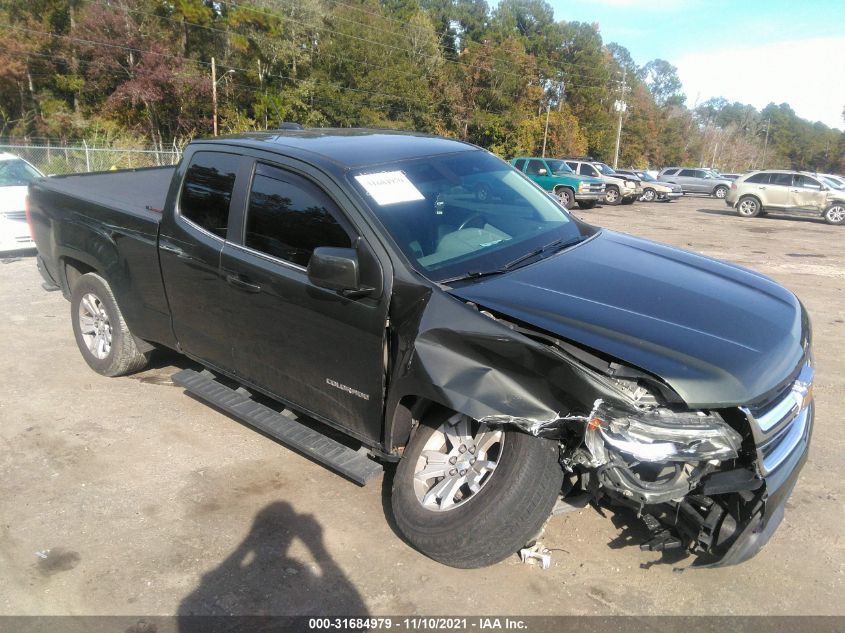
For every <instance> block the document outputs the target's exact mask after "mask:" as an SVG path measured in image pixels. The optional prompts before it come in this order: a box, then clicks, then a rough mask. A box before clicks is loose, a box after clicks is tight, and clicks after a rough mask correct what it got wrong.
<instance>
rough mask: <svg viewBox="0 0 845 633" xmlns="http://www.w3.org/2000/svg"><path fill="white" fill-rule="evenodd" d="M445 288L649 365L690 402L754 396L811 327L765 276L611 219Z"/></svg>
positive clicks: (786, 363)
mask: <svg viewBox="0 0 845 633" xmlns="http://www.w3.org/2000/svg"><path fill="white" fill-rule="evenodd" d="M451 293H452V294H453V295H455V296H457V297H459V298H461V299H463V300H466V301H472V302H474V303H476V304H477V305H479V306H482V307H486V308H488V309H490V310H493V311H495V312H498V313H499V314H501V315H503V316H505V317H506V318H507V317H509V318H512V319H514V320H517V321H520V322H522V323H525V324H527V325H530V326H533V327H536V328H539V329H541V330H545V331H546V332H549V333H552V334H554V335H555V336H558V337H560V338H563V339H566V340H568V341H571V342H573V343H576V344H579V345H581V346H584V347H587V348H590V349H592V350H595V351H598V352H600V353H604V354H605V355H609V356H612V357H614V358H616V359H618V360H621V361H623V362H625V363H627V364H630V365H633V366H635V367H638V368H640V369H642V370H645V371H647V372H649V373H651V374H653V375H655V376H657V377H659V378H661V379H662V380H663V381H664V382H666V383H667V384H668V385H669V386H670V387H672V388H673V389H674V390H675V392H676V393H677V394H678V395H679V396H680V397H681V398H682V399H683V400H684V402H686V403H687V404H688V405H689V406H690V407H695V408H718V407H725V406H737V405H743V404H750V403H752V402H754V401H758V400H759V399H760V398H761V397H762V396H763V395H766V394H768V393H769V392H771V391H772V390H773V389H775V388H777V387H778V386H780V385H781V384H782V383H783V382H784V381H785V380H787V379H788V378H789V377H790V376H791V374H792V372H794V371H795V369H796V368H797V367H798V365H799V364H800V362H801V360H802V359H803V357H804V341H805V338H806V337H807V336H808V335H809V323H808V321H807V317H806V313H805V311H804V309H803V307H802V306H801V304H800V302H799V301H798V299H797V298H796V297H795V295H793V294H792V293H791V292H789V291H788V290H786V289H785V288H783V287H782V286H780V285H778V284H777V283H775V282H774V281H772V280H770V279H768V278H767V277H764V276H763V275H760V274H757V273H754V272H752V271H750V270H747V269H744V268H741V267H738V266H734V265H731V264H727V263H723V262H719V261H716V260H713V259H710V258H708V257H704V256H701V255H696V254H694V253H690V252H687V251H682V250H679V249H675V248H672V247H669V246H664V245H661V244H657V243H654V242H649V241H646V240H642V239H638V238H635V237H632V236H629V235H624V234H620V233H615V232H612V231H607V230H603V231H601V232H600V233H598V234H596V235H595V236H594V237H593V238H591V239H588V240H587V241H585V242H582V243H581V244H579V245H578V246H575V247H573V248H571V249H569V250H566V251H563V252H560V253H558V254H556V255H553V256H551V257H548V258H546V259H543V260H541V261H539V262H537V263H535V264H531V265H529V266H525V267H523V268H519V269H516V270H514V271H511V272H509V273H506V274H503V275H498V276H491V277H486V278H484V279H482V280H479V281H477V282H475V283H470V284H468V285H466V286H462V287H457V288H452V289H451Z"/></svg>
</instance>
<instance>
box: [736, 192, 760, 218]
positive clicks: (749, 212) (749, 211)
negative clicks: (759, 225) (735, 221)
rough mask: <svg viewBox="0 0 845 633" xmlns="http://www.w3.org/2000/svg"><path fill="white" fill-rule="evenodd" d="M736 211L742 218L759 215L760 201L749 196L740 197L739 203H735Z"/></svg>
mask: <svg viewBox="0 0 845 633" xmlns="http://www.w3.org/2000/svg"><path fill="white" fill-rule="evenodd" d="M736 212H737V213H739V214H740V215H741V216H742V217H744V218H753V217H756V216H758V215H760V202H759V201H758V200H757V198H752V197H751V196H746V197H745V198H740V201H739V204H737V205H736Z"/></svg>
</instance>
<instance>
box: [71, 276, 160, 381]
mask: <svg viewBox="0 0 845 633" xmlns="http://www.w3.org/2000/svg"><path fill="white" fill-rule="evenodd" d="M70 306H71V312H70V314H71V322H72V324H73V334H74V337H75V338H76V345H77V346H78V347H79V351H80V352H81V353H82V358H84V359H85V362H86V363H88V366H89V367H91V369H93V370H94V371H96V372H97V373H98V374H102V375H103V376H123V375H124V374H131V373H133V372H136V371H139V370H141V369H143V368H144V366H145V365H146V364H147V360H148V357H147V355H146V354H142V353H141V352H140V351H139V350H138V346H137V345H136V344H135V339H134V338H133V337H132V333H131V332H130V331H129V327H128V326H127V325H126V321H124V320H123V315H122V314H121V312H120V308H118V307H117V302H116V301H115V299H114V295H113V294H112V291H111V288H109V285H108V282H106V280H105V279H103V278H102V277H100V276H99V275H97V274H96V273H88V274H85V275H82V276H81V277H80V278H79V279H77V280H76V283H74V285H73V290H72V291H71V297H70Z"/></svg>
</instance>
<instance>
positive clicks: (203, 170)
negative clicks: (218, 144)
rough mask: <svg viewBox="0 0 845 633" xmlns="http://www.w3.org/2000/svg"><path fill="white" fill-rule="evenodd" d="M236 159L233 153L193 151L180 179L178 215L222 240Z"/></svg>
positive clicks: (237, 157)
mask: <svg viewBox="0 0 845 633" xmlns="http://www.w3.org/2000/svg"><path fill="white" fill-rule="evenodd" d="M240 161H241V157H240V156H239V155H237V154H225V153H222V152H197V153H196V154H194V155H193V157H192V158H191V162H190V164H189V165H188V170H187V171H186V172H185V180H184V181H183V182H182V192H181V194H180V196H179V214H180V215H181V216H182V217H183V218H184V219H186V220H188V221H189V222H191V223H192V224H194V225H196V226H198V227H199V228H201V229H203V230H204V231H207V232H209V233H211V234H212V235H215V236H217V237H219V238H221V239H226V231H227V229H228V226H229V205H230V203H231V202H232V189H233V188H234V186H235V177H236V175H237V173H238V167H239V166H240Z"/></svg>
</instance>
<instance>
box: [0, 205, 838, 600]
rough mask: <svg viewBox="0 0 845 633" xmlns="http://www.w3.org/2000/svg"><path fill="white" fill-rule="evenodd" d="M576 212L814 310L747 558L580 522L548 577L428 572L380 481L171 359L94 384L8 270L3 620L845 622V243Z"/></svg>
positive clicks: (588, 512)
mask: <svg viewBox="0 0 845 633" xmlns="http://www.w3.org/2000/svg"><path fill="white" fill-rule="evenodd" d="M578 214H579V216H581V217H583V218H585V219H587V220H588V221H590V222H593V223H596V224H599V225H602V226H606V227H608V228H612V229H615V230H620V231H625V232H629V233H633V234H636V235H639V236H642V237H646V238H649V239H654V240H657V241H661V242H667V243H669V244H673V245H676V246H679V247H682V248H687V249H690V250H693V251H697V252H700V253H703V254H705V255H710V256H713V257H718V258H723V259H727V260H731V261H733V262H736V263H738V264H741V265H743V266H747V267H749V268H753V269H755V270H758V271H761V272H763V273H765V274H767V275H770V276H771V277H773V278H775V279H776V280H778V281H779V282H781V283H783V284H785V285H786V286H787V287H789V288H790V289H791V290H793V291H794V292H796V293H797V294H798V296H799V297H800V298H801V300H802V301H803V302H804V303H805V305H806V306H807V308H808V310H809V311H810V314H811V315H812V318H813V324H814V335H815V350H816V359H817V382H816V385H815V393H816V398H817V421H816V428H815V434H814V437H813V444H812V448H811V453H810V458H809V461H808V463H807V465H806V466H805V468H804V470H803V472H802V476H801V479H800V481H799V483H798V486H797V488H796V490H795V492H794V494H793V496H792V498H791V500H790V502H789V505H788V509H787V514H786V519H785V520H784V523H783V524H782V525H781V527H780V529H779V530H778V532H777V533H776V534H775V536H774V538H773V540H772V542H771V543H770V544H769V545H768V546H767V547H766V548H765V549H764V550H763V552H762V553H761V554H760V555H759V556H757V557H756V558H755V559H753V560H751V561H749V562H747V563H745V564H743V565H741V566H738V567H733V568H725V569H713V570H707V569H705V570H694V569H687V565H688V562H689V561H680V562H678V561H674V562H673V561H672V560H671V559H669V560H668V561H664V560H661V557H660V555H657V554H651V553H645V552H641V551H639V549H638V547H637V544H638V542H640V539H641V537H642V532H641V531H640V529H639V528H638V527H637V526H636V524H635V523H634V522H631V521H629V520H628V519H627V518H625V517H620V516H613V514H612V513H608V512H605V513H604V514H605V516H603V515H602V513H601V512H599V511H597V510H595V509H593V508H591V507H588V508H585V509H582V510H579V511H576V512H572V513H570V514H567V515H563V516H559V517H555V518H553V519H552V520H551V521H550V523H549V525H548V527H547V529H546V533H545V536H544V543H545V545H546V546H547V547H550V548H553V550H554V551H553V552H552V554H553V558H552V566H551V568H550V569H548V570H541V569H539V568H538V567H534V566H526V565H522V564H521V563H519V561H518V559H517V558H516V556H514V557H512V558H511V559H509V560H507V561H505V562H502V563H500V564H498V565H496V566H494V567H490V568H487V569H479V570H470V571H464V570H457V569H451V568H448V567H444V566H442V565H439V564H437V563H434V562H432V561H430V560H428V559H426V558H424V557H423V556H421V555H420V554H418V553H417V552H415V551H414V550H413V549H411V548H410V547H409V546H408V545H406V544H405V543H404V542H403V541H402V539H401V538H399V536H397V534H396V532H395V530H394V529H393V527H392V523H391V519H390V517H389V510H388V508H389V504H388V502H387V498H388V490H389V485H390V473H389V472H388V473H387V474H386V475H385V477H384V479H383V480H382V479H378V480H376V481H375V482H373V483H371V484H370V485H369V486H367V487H365V488H358V487H356V486H355V485H353V484H351V483H349V482H347V481H346V480H344V479H342V478H340V477H338V476H336V475H334V474H332V473H331V472H329V471H328V470H326V469H324V468H323V467H321V466H319V465H317V464H315V463H312V462H310V461H309V460H307V459H305V458H303V457H301V456H299V455H298V454H295V453H293V452H291V451H289V450H287V449H285V448H284V447H282V446H280V445H279V444H277V443H275V442H273V441H272V440H270V439H268V438H266V437H264V436H262V435H260V434H258V433H256V432H254V431H252V430H250V429H249V428H247V427H245V426H243V425H241V424H239V423H238V422H236V421H234V420H233V419H231V418H229V417H227V416H225V415H223V414H221V413H219V412H217V411H214V410H212V409H210V408H208V407H207V406H204V405H203V404H201V403H200V402H198V401H196V400H194V399H192V398H190V397H188V396H186V395H185V394H184V393H183V391H182V390H181V389H179V388H176V387H174V386H173V385H172V384H171V383H170V380H169V376H170V375H171V374H172V373H173V372H174V371H176V370H177V369H179V368H182V367H188V366H191V364H190V363H189V362H188V361H187V360H185V359H184V358H182V357H180V356H178V355H176V354H165V353H161V354H159V355H158V356H156V357H155V358H154V363H153V366H152V368H151V369H148V370H147V371H145V372H143V373H140V374H137V375H135V376H131V377H126V378H116V379H109V378H104V377H101V376H99V375H97V374H95V373H93V372H92V371H90V370H89V369H88V367H87V366H86V365H85V363H84V362H83V360H82V358H81V356H80V355H79V353H78V352H77V349H76V345H75V343H74V340H73V335H72V332H71V326H70V320H69V306H68V303H67V302H66V301H65V300H64V299H63V298H62V297H61V295H60V294H59V293H46V292H44V291H43V290H42V289H41V287H40V283H41V279H40V277H39V275H38V273H37V271H36V269H35V261H34V258H33V257H32V256H31V255H29V256H23V257H20V258H7V259H3V260H2V264H0V296H2V297H3V301H2V302H0V344H1V345H2V348H0V349H2V354H0V384H2V391H0V422H2V424H0V439H2V448H0V588H1V589H0V614H4V615H9V614H87V615H97V614H103V615H106V614H119V615H132V614H138V615H154V614H157V615H170V614H177V613H182V614H185V613H240V614H318V613H325V612H331V613H346V614H351V613H368V614H370V615H381V614H392V615H400V614H440V615H447V614H451V615H472V614H490V613H491V612H492V613H499V614H514V615H532V614H542V615H545V614H549V615H551V614H567V615H579V614H602V615H615V614H632V615H652V614H723V615H735V614H748V615H756V614H761V615H767V614H828V615H830V614H835V615H845V604H844V603H843V600H842V596H843V595H845V592H843V563H845V556H843V534H845V528H843V526H845V512H843V507H845V506H843V496H844V495H843V493H845V484H843V479H845V466H843V459H842V454H843V430H842V425H843V418H845V406H843V401H842V400H843V399H842V396H843V390H845V380H843V375H845V371H843V370H845V349H843V337H842V332H843V322H845V301H843V296H845V295H843V288H845V253H843V248H842V245H843V244H845V240H843V238H845V229H842V228H835V227H829V226H827V225H825V224H824V223H822V222H820V221H816V220H808V219H795V218H792V219H785V218H775V217H767V218H758V219H753V220H746V219H741V218H739V217H737V216H736V215H734V214H732V213H730V212H729V210H728V209H727V208H726V207H725V206H724V204H723V203H721V202H719V201H717V200H713V199H708V198H685V199H683V200H680V201H677V202H673V203H668V204H661V203H652V204H637V205H634V206H623V207H603V208H596V209H593V210H590V211H584V212H578Z"/></svg>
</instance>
